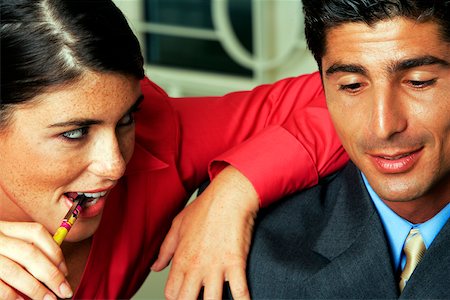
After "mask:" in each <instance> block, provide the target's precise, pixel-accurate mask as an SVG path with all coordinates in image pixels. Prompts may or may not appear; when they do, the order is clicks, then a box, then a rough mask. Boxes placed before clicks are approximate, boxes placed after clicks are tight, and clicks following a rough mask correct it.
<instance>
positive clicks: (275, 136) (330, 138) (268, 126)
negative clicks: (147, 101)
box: [169, 73, 341, 205]
mask: <svg viewBox="0 0 450 300" xmlns="http://www.w3.org/2000/svg"><path fill="white" fill-rule="evenodd" d="M169 101H170V103H171V105H172V107H173V108H174V110H175V111H176V114H177V116H178V118H179V122H180V124H181V125H180V137H179V138H180V149H179V151H180V155H179V158H180V160H179V170H180V172H181V176H182V179H183V182H185V184H186V186H187V187H194V186H196V185H198V184H199V183H201V182H202V181H203V180H205V175H206V174H205V170H206V166H207V164H208V162H210V161H211V159H212V158H213V157H215V156H217V155H219V154H220V153H223V152H224V151H226V150H228V149H231V148H233V147H235V146H236V145H238V144H240V143H242V142H243V141H246V140H248V139H249V138H250V137H252V139H251V140H248V141H247V142H246V143H245V144H243V145H241V146H239V147H238V148H236V149H233V150H232V151H231V152H227V153H226V154H225V155H223V156H221V157H219V158H217V164H216V163H214V164H212V167H211V173H212V174H216V173H217V171H218V170H220V169H221V163H220V162H219V160H222V161H226V162H229V163H231V164H233V165H234V166H235V167H236V168H238V169H240V170H241V171H242V172H243V173H244V174H245V175H246V176H247V177H248V178H249V179H250V181H251V182H252V183H253V184H254V186H255V188H256V190H257V192H258V194H259V195H260V198H261V199H262V205H267V204H268V203H270V202H271V201H273V200H274V199H277V198H279V197H281V196H284V195H286V194H288V193H291V192H293V191H294V190H296V189H298V188H304V187H307V186H311V185H313V184H315V183H316V182H317V180H318V171H317V170H319V174H320V175H323V174H325V173H322V172H330V171H332V170H335V169H337V168H338V167H339V166H340V165H341V164H339V163H338V164H336V165H335V164H330V163H329V161H330V159H332V158H333V156H334V158H336V157H341V156H340V154H339V153H341V152H340V151H339V149H340V145H339V142H337V143H336V141H337V138H336V136H335V133H334V131H333V130H331V131H330V130H328V129H329V128H332V126H331V127H327V126H322V121H318V122H317V123H319V124H318V125H319V128H318V129H317V130H316V129H313V126H309V125H308V126H307V127H308V128H310V129H311V130H304V128H302V126H303V124H305V123H306V124H308V122H310V121H309V120H320V119H321V118H322V117H321V115H320V114H319V115H318V116H317V117H316V118H314V116H313V115H312V116H311V117H309V115H310V113H305V111H306V108H314V107H318V108H323V107H324V106H325V101H324V97H323V91H322V85H321V80H320V76H319V74H318V73H314V74H311V75H304V76H300V77H296V78H288V79H284V80H281V81H279V82H277V83H275V84H270V85H262V86H259V87H257V88H255V89H254V90H252V91H248V92H237V93H231V94H228V95H225V96H223V97H200V98H179V99H171V100H169ZM303 114H305V115H307V116H308V117H304V118H303V122H304V123H301V122H297V121H296V120H295V119H293V116H294V115H297V116H299V115H301V116H303ZM281 125H283V126H281ZM321 126H322V127H321ZM315 127H316V126H314V128H315ZM311 137H312V138H315V139H319V141H320V142H319V145H316V144H315V142H314V139H311ZM321 139H323V140H321ZM330 145H331V146H330ZM322 156H325V158H324V159H323V160H322V159H321V158H322ZM318 158H320V159H319V160H318ZM316 166H317V167H318V169H317V167H316Z"/></svg>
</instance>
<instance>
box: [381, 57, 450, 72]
mask: <svg viewBox="0 0 450 300" xmlns="http://www.w3.org/2000/svg"><path fill="white" fill-rule="evenodd" d="M431 65H440V66H442V67H444V68H448V67H449V66H450V63H449V62H448V61H445V60H443V59H441V58H437V57H435V56H431V55H425V56H420V57H414V58H410V59H405V60H401V61H398V62H394V63H393V64H392V66H390V67H389V68H388V72H389V73H396V72H401V71H406V70H409V69H413V68H417V67H421V66H431Z"/></svg>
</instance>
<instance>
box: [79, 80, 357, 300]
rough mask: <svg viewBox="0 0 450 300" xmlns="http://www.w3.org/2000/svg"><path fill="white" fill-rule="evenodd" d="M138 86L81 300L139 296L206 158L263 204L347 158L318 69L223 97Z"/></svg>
mask: <svg viewBox="0 0 450 300" xmlns="http://www.w3.org/2000/svg"><path fill="white" fill-rule="evenodd" d="M142 90H143V94H144V98H145V100H144V102H143V104H142V107H141V110H140V111H139V112H138V113H137V115H136V146H135V152H134V155H133V158H132V160H131V161H130V163H129V164H128V167H127V171H126V174H125V176H124V177H123V178H122V179H121V181H120V183H119V184H118V185H117V186H116V188H115V190H114V192H113V193H111V194H110V196H109V198H108V203H107V205H106V207H105V211H104V213H103V218H102V222H101V224H100V227H99V229H98V231H97V232H96V233H95V235H94V237H93V242H92V247H91V252H90V255H89V259H88V262H87V265H86V269H85V271H84V274H83V278H82V280H81V283H80V285H79V287H78V289H77V290H76V292H75V298H77V299H78V298H102V299H105V298H107V299H117V298H130V297H132V296H133V295H134V294H135V292H136V291H137V290H138V289H139V287H140V286H141V284H142V283H143V281H144V280H145V278H146V277H147V275H148V273H149V271H150V266H151V265H152V263H153V262H154V260H155V259H156V257H157V254H158V250H159V247H160V245H161V243H162V241H163V238H164V236H165V234H166V233H167V231H168V230H169V228H170V225H171V221H172V219H173V218H174V217H175V215H176V214H177V213H178V212H179V211H180V210H181V209H182V208H183V207H184V205H185V203H186V201H187V199H188V196H189V195H190V194H191V193H192V191H193V190H194V189H195V188H196V187H197V185H199V184H200V183H201V182H203V181H205V180H206V179H207V170H208V164H210V167H209V171H210V174H211V176H214V174H217V172H219V171H220V170H221V168H223V166H224V165H225V164H226V163H231V164H233V165H234V166H235V167H237V168H238V169H240V170H241V171H242V172H243V173H244V174H245V175H246V176H247V177H248V178H249V179H250V180H251V181H252V183H253V184H254V186H255V188H256V190H257V192H258V193H259V195H260V197H261V201H262V203H261V204H262V205H268V204H269V203H270V202H271V201H273V200H275V199H277V198H279V197H281V196H284V195H286V194H287V193H290V192H293V191H295V190H296V189H301V188H305V187H308V186H311V185H314V184H316V183H317V180H318V176H319V175H320V176H323V175H326V174H328V173H330V172H332V171H334V170H336V169H338V168H340V167H341V166H342V165H343V164H344V163H345V162H346V161H347V159H348V158H347V156H346V154H345V152H344V151H343V150H342V148H341V146H340V142H339V140H338V138H337V137H336V134H335V132H334V129H333V126H332V124H331V122H330V119H329V116H328V112H327V110H326V105H325V98H324V94H323V91H322V86H321V81H320V77H319V75H318V74H317V73H314V74H312V75H306V76H301V77H297V78H290V79H285V80H282V81H280V82H277V83H275V84H271V85H264V86H260V87H258V88H256V89H254V90H253V91H249V92H238V93H232V94H228V95H226V96H223V97H202V98H184V99H173V98H169V97H168V96H167V95H166V94H165V93H164V91H162V90H161V89H160V88H159V87H158V86H156V85H155V84H154V83H152V82H151V81H149V80H148V79H144V80H143V81H142ZM244 141H245V142H244ZM230 149H231V150H230ZM227 150H229V151H228V152H225V151H227ZM211 162H212V163H211Z"/></svg>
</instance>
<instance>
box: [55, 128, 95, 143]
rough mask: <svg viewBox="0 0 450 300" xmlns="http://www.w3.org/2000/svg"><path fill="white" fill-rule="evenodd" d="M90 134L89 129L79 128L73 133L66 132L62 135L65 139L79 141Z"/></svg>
mask: <svg viewBox="0 0 450 300" xmlns="http://www.w3.org/2000/svg"><path fill="white" fill-rule="evenodd" d="M87 133H88V128H87V127H83V128H78V129H74V130H71V131H66V132H64V133H63V134H61V135H62V136H63V137H64V138H66V139H69V140H78V139H81V138H83V137H84V136H85V135H86V134H87Z"/></svg>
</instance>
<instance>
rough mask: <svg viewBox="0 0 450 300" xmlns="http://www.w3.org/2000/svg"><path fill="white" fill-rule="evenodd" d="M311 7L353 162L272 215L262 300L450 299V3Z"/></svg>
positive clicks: (258, 289) (367, 0)
mask: <svg viewBox="0 0 450 300" xmlns="http://www.w3.org/2000/svg"><path fill="white" fill-rule="evenodd" d="M303 6H304V11H305V16H306V22H305V23H306V37H307V40H308V45H309V47H310V49H311V50H312V52H313V54H314V56H315V58H316V60H317V62H318V65H319V69H320V71H321V75H322V80H323V85H324V91H325V95H326V99H327V104H328V109H329V112H330V114H331V117H332V120H333V123H334V126H335V128H336V130H337V132H338V135H339V137H340V138H341V141H342V143H343V145H344V148H345V149H346V151H347V152H348V154H349V155H350V158H351V160H352V162H351V163H349V164H348V165H347V166H346V167H345V168H344V170H342V171H341V172H339V173H337V174H335V175H333V176H331V177H328V178H327V179H326V180H324V181H323V182H321V183H319V185H318V186H316V187H314V188H312V189H309V190H307V191H305V192H301V193H299V194H297V195H294V196H293V197H291V199H288V200H287V201H282V202H281V203H280V204H279V205H277V206H274V207H271V208H270V209H269V211H267V212H266V213H265V214H264V215H262V216H261V218H260V219H259V222H258V224H257V226H256V227H255V238H254V243H253V247H252V250H251V252H250V257H249V261H248V269H247V273H248V280H249V288H250V293H251V296H252V298H266V299H273V298H276V299H279V298H397V297H401V298H449V297H450V289H449V287H450V255H449V249H450V224H449V222H448V218H449V215H450V205H449V200H450V117H449V116H450V100H449V95H450V66H449V62H450V26H449V22H450V16H449V8H450V1H443V0H436V1H430V0H391V1H385V0H364V1H355V0H325V1H316V0H303ZM318 200H319V201H318ZM411 229H413V230H411ZM411 245H413V246H411ZM411 248H415V249H413V250H411ZM425 249H426V250H425ZM423 251H425V252H424V253H423ZM414 255H415V256H416V257H412V256H414ZM420 259H421V260H420ZM418 261H420V262H418ZM411 272H412V274H411Z"/></svg>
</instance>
